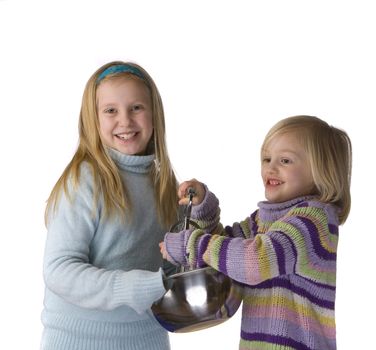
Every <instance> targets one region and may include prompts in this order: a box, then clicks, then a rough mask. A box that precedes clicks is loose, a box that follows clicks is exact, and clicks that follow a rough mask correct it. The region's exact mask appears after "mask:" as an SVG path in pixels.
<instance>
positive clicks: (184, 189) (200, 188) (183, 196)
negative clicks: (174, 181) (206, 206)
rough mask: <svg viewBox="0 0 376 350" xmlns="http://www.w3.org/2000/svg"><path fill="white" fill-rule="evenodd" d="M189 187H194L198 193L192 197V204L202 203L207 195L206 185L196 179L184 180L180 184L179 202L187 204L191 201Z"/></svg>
mask: <svg viewBox="0 0 376 350" xmlns="http://www.w3.org/2000/svg"><path fill="white" fill-rule="evenodd" d="M189 188H193V189H194V190H195V193H196V194H195V195H194V197H193V199H192V204H193V205H198V204H200V203H201V202H202V201H203V200H204V197H205V187H204V185H203V184H202V183H201V182H199V181H197V180H196V179H192V180H189V181H184V182H182V183H181V184H180V186H179V189H178V197H179V204H180V205H187V204H188V203H189V197H188V189H189Z"/></svg>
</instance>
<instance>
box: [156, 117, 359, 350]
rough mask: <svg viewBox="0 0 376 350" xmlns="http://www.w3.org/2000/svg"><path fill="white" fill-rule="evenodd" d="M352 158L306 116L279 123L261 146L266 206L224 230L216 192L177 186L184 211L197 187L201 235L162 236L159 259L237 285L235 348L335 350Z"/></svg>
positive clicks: (331, 133)
mask: <svg viewBox="0 0 376 350" xmlns="http://www.w3.org/2000/svg"><path fill="white" fill-rule="evenodd" d="M351 158H352V154H351V142H350V139H349V137H348V135H347V134H346V132H344V131H342V130H340V129H338V128H335V127H332V126H330V125H328V124H327V123H326V122H324V121H322V120H321V119H319V118H316V117H311V116H296V117H290V118H286V119H283V120H281V121H280V122H278V123H277V124H276V125H275V126H274V127H272V129H271V130H270V131H269V133H268V134H267V135H266V138H265V140H264V143H263V145H262V147H261V175H262V179H263V183H264V186H265V197H266V201H263V202H260V203H259V204H258V209H257V210H256V211H255V212H253V213H252V214H251V215H250V216H249V217H247V218H246V219H245V220H244V221H240V222H239V223H235V224H233V225H232V226H231V227H230V226H227V227H226V228H224V229H223V228H222V226H221V224H220V223H219V211H220V210H219V206H218V200H217V198H216V197H215V195H214V194H213V193H211V192H210V191H209V190H208V188H207V187H206V186H205V185H203V184H202V183H200V182H198V181H196V180H191V181H186V182H184V183H182V184H181V185H180V187H179V192H178V195H179V198H180V202H179V203H180V204H186V203H187V198H186V197H185V194H186V192H187V189H188V187H193V188H194V189H195V190H196V193H197V195H196V197H195V198H194V199H193V204H194V206H193V210H192V217H193V218H195V219H196V220H198V221H199V224H200V227H204V229H194V230H193V229H190V230H184V231H181V232H180V233H167V234H166V235H165V239H164V242H163V243H161V244H160V246H161V252H162V254H163V256H164V257H165V258H167V259H168V260H169V261H171V262H174V263H175V264H184V265H191V266H194V267H201V266H204V265H210V266H212V267H213V268H215V269H217V270H219V271H221V272H223V273H224V274H226V275H228V276H229V277H231V278H232V279H233V280H234V281H236V282H238V283H239V285H241V286H242V293H241V295H238V296H237V297H238V298H242V300H243V308H242V323H241V339H240V346H239V349H241V350H246V349H253V350H255V349H257V350H261V349H268V350H272V349H273V350H277V349H278V350H287V349H288V350H291V349H299V350H300V349H301V350H313V349H314V350H334V349H336V332H335V318H334V305H335V290H336V253H337V242H338V226H339V225H341V224H343V223H344V222H345V220H346V218H347V216H348V214H349V211H350V202H351V198H350V179H351ZM232 304H236V303H229V305H228V307H229V309H228V312H229V313H230V314H231V313H233V312H234V310H231V305H232Z"/></svg>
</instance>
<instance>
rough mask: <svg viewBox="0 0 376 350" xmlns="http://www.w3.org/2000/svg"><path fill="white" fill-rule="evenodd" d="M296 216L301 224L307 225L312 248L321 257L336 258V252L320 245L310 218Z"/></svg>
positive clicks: (326, 258) (318, 236)
mask: <svg viewBox="0 0 376 350" xmlns="http://www.w3.org/2000/svg"><path fill="white" fill-rule="evenodd" d="M297 218H298V219H299V220H301V221H302V222H303V224H304V225H305V226H306V227H307V229H308V232H309V235H310V239H311V241H312V245H313V248H314V249H315V253H316V254H317V255H318V256H319V257H320V258H322V259H325V260H332V261H335V260H336V258H337V254H336V253H331V252H329V251H328V250H326V249H325V248H324V247H323V246H322V245H321V243H320V235H319V233H318V231H317V227H316V225H315V224H314V223H313V222H312V221H311V220H309V219H307V218H305V217H302V216H297Z"/></svg>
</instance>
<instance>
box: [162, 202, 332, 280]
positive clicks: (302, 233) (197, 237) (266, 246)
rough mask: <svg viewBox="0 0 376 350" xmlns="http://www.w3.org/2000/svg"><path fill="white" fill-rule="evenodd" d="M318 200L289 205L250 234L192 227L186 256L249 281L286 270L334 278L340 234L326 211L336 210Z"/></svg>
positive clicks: (324, 278)
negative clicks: (278, 216) (233, 234)
mask: <svg viewBox="0 0 376 350" xmlns="http://www.w3.org/2000/svg"><path fill="white" fill-rule="evenodd" d="M316 204H317V205H315V204H314V205H313V206H311V207H304V208H298V207H296V208H293V209H292V210H290V212H288V213H287V214H286V215H285V216H284V217H283V218H281V219H280V220H279V221H276V222H274V223H273V224H272V225H271V226H270V228H269V230H268V231H267V232H265V233H263V234H257V235H256V236H255V238H254V239H253V238H232V237H225V236H219V235H212V236H211V235H210V236H209V235H207V234H205V233H204V232H202V231H201V232H193V233H192V234H190V235H189V237H186V242H187V243H186V246H185V249H187V250H188V251H189V253H190V258H191V256H192V255H193V258H192V260H191V261H194V260H195V261H197V262H200V261H203V262H205V263H206V264H208V265H210V266H212V267H214V268H215V269H217V270H219V271H221V272H223V273H224V274H226V275H228V276H229V277H231V278H233V279H234V280H237V281H239V282H242V283H245V284H248V285H256V284H259V283H261V282H263V281H266V280H268V279H271V278H274V277H277V276H281V275H286V274H298V275H301V276H304V277H306V278H310V279H314V280H317V281H319V282H320V279H323V280H322V282H324V281H325V283H331V284H334V280H335V260H336V247H337V238H338V236H337V235H336V234H335V233H332V232H330V230H329V224H328V215H329V216H332V215H334V213H332V210H331V208H330V207H328V206H325V205H323V204H321V203H318V202H316ZM166 247H167V249H168V247H169V245H168V244H167V245H166ZM168 252H169V254H171V253H170V251H168Z"/></svg>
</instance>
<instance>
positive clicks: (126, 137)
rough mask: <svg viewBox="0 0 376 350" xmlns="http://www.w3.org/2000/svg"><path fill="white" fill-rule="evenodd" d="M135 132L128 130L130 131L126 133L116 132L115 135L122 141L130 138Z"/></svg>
mask: <svg viewBox="0 0 376 350" xmlns="http://www.w3.org/2000/svg"><path fill="white" fill-rule="evenodd" d="M136 134H137V133H136V132H130V133H126V134H116V135H115V136H116V137H117V138H119V139H121V140H123V141H128V140H130V139H131V138H132V137H134V136H136Z"/></svg>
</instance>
